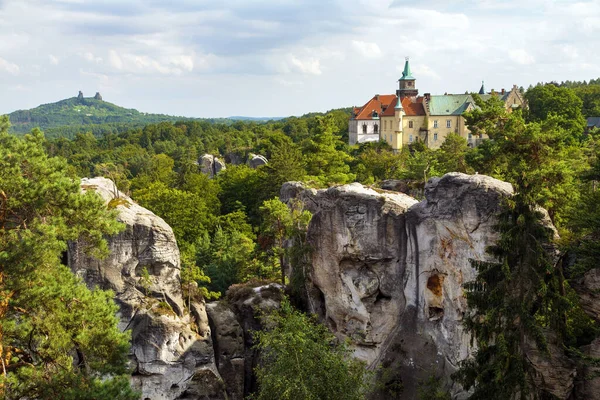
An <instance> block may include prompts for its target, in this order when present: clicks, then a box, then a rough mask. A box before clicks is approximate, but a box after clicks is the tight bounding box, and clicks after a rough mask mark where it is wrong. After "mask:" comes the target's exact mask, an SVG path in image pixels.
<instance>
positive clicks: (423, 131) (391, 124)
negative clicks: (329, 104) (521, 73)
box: [348, 58, 525, 150]
mask: <svg viewBox="0 0 600 400" xmlns="http://www.w3.org/2000/svg"><path fill="white" fill-rule="evenodd" d="M479 96H480V97H481V99H482V100H484V101H487V100H489V99H490V98H491V97H492V96H497V97H499V98H500V99H501V100H502V101H503V102H504V104H505V107H506V108H507V109H508V110H510V109H512V108H516V107H521V106H523V104H524V103H525V102H524V99H523V95H522V94H521V92H520V91H519V89H518V88H517V86H516V85H513V87H512V89H511V90H510V91H506V90H504V89H502V90H501V91H500V92H494V91H493V90H492V91H491V92H490V93H486V92H485V87H484V85H483V83H482V85H481V88H480V89H479ZM475 107H476V105H475V100H474V99H473V96H472V95H470V94H444V95H431V94H429V93H425V94H424V95H423V96H419V91H418V90H417V87H416V79H415V78H414V77H413V76H412V73H411V70H410V64H409V60H408V58H407V59H406V62H405V64H404V70H403V71H402V77H401V78H400V79H399V80H398V90H397V91H396V94H395V95H375V96H374V97H373V98H372V99H371V100H369V101H368V102H367V103H366V104H365V105H364V106H362V107H360V108H354V109H353V110H352V115H351V117H350V121H349V123H348V133H349V143H350V145H354V144H357V143H366V142H373V141H378V140H383V141H385V142H387V143H388V144H389V145H390V146H391V147H392V148H393V149H394V150H400V149H401V148H402V147H403V146H406V145H408V144H410V143H412V142H415V141H422V142H424V143H425V145H426V146H428V147H430V148H433V149H436V148H439V147H440V145H441V144H442V143H443V142H444V140H445V138H446V136H448V134H449V133H452V132H454V133H457V134H459V135H460V136H462V137H464V138H465V139H467V140H468V142H469V145H470V146H477V145H478V144H479V143H480V141H481V140H483V139H485V138H484V137H476V138H474V137H472V135H471V133H470V131H469V129H468V127H467V126H465V120H464V118H463V117H462V114H463V113H464V112H465V111H470V110H473V109H474V108H475Z"/></svg>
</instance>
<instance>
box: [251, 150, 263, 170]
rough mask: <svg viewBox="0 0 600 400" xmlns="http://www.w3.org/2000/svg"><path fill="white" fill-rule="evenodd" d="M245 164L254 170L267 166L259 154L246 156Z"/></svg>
mask: <svg viewBox="0 0 600 400" xmlns="http://www.w3.org/2000/svg"><path fill="white" fill-rule="evenodd" d="M247 163H248V166H249V167H250V168H254V169H256V168H258V167H260V166H263V165H267V163H268V161H267V159H266V158H265V157H264V156H261V155H260V154H254V153H250V154H248V161H247Z"/></svg>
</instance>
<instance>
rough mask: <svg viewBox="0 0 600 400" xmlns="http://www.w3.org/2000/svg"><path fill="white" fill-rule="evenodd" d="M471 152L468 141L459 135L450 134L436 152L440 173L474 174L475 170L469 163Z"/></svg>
mask: <svg viewBox="0 0 600 400" xmlns="http://www.w3.org/2000/svg"><path fill="white" fill-rule="evenodd" d="M470 151H471V149H470V148H469V145H468V143H467V139H465V138H463V137H462V136H460V135H459V134H457V133H450V134H448V136H446V139H445V140H444V142H443V143H442V145H441V146H440V149H439V150H438V151H437V152H436V158H437V165H438V169H439V171H440V172H443V173H447V172H462V173H465V174H469V173H473V169H472V168H471V167H470V166H469V165H468V163H467V157H468V154H469V153H470Z"/></svg>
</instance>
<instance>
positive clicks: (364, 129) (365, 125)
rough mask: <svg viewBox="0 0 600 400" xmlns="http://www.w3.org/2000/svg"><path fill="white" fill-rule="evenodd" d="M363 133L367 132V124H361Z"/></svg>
mask: <svg viewBox="0 0 600 400" xmlns="http://www.w3.org/2000/svg"><path fill="white" fill-rule="evenodd" d="M363 133H367V124H363Z"/></svg>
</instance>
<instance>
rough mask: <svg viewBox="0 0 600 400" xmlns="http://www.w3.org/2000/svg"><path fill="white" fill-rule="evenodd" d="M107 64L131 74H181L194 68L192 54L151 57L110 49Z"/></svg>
mask: <svg viewBox="0 0 600 400" xmlns="http://www.w3.org/2000/svg"><path fill="white" fill-rule="evenodd" d="M203 62H207V61H206V60H203ZM108 65H109V66H110V67H112V68H113V69H116V70H117V71H122V72H126V73H131V74H143V75H147V74H152V73H158V74H161V75H182V74H183V73H186V72H188V73H189V72H192V71H193V70H194V56H193V55H184V54H178V55H167V56H158V57H153V56H149V55H145V54H135V53H122V54H119V53H118V52H117V51H116V50H110V51H109V53H108Z"/></svg>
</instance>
